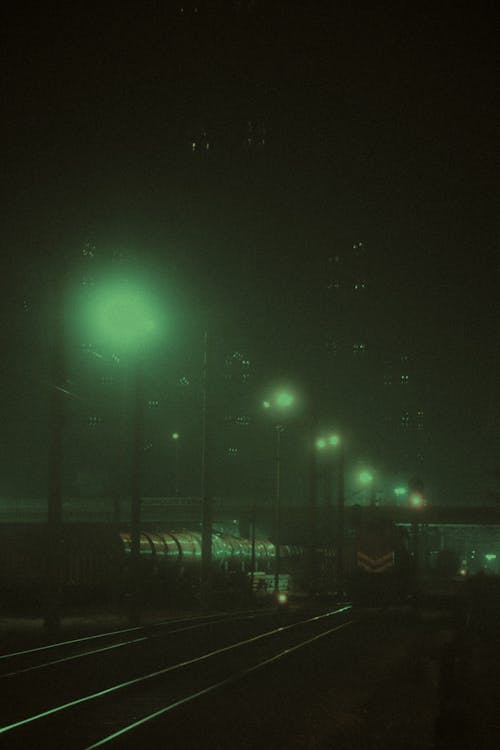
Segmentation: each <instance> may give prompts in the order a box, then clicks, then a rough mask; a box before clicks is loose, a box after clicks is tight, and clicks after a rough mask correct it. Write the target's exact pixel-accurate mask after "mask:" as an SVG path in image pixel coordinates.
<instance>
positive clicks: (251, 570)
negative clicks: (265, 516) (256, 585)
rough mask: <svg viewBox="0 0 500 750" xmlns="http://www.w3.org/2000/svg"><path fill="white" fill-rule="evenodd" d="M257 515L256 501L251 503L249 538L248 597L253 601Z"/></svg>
mask: <svg viewBox="0 0 500 750" xmlns="http://www.w3.org/2000/svg"><path fill="white" fill-rule="evenodd" d="M256 517H257V503H256V502H254V503H253V505H252V516H251V523H252V531H251V534H252V535H251V540H252V554H251V558H250V599H251V600H252V601H253V598H254V592H253V582H254V576H255V522H256Z"/></svg>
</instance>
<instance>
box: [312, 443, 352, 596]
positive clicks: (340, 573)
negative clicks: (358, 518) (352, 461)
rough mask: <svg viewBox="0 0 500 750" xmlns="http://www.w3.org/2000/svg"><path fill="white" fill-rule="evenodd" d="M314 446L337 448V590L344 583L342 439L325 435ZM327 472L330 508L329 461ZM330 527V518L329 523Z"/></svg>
mask: <svg viewBox="0 0 500 750" xmlns="http://www.w3.org/2000/svg"><path fill="white" fill-rule="evenodd" d="M316 447H317V448H318V450H320V451H324V450H327V449H332V448H335V449H337V448H338V475H339V479H338V495H337V535H336V536H337V538H336V545H335V546H336V551H337V570H336V573H337V591H338V592H342V591H343V583H344V507H345V492H344V441H343V440H342V439H341V438H340V436H339V435H337V434H335V433H334V434H331V435H328V436H326V437H320V438H318V439H317V440H316ZM328 465H329V472H328V476H327V482H328V487H327V493H328V494H327V497H328V501H329V502H328V507H329V509H330V510H331V507H332V506H331V479H332V477H331V469H332V463H330V462H329V464H328ZM329 526H330V527H331V519H330V524H329Z"/></svg>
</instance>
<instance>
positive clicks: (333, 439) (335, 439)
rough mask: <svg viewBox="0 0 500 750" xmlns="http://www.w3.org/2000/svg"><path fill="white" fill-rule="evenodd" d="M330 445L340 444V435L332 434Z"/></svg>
mask: <svg viewBox="0 0 500 750" xmlns="http://www.w3.org/2000/svg"><path fill="white" fill-rule="evenodd" d="M328 443H329V445H338V444H339V443H340V438H339V436H338V435H330V437H329V438H328Z"/></svg>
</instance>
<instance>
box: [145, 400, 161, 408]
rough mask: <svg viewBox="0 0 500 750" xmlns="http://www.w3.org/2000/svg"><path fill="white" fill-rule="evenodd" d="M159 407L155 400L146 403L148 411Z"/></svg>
mask: <svg viewBox="0 0 500 750" xmlns="http://www.w3.org/2000/svg"><path fill="white" fill-rule="evenodd" d="M159 405H160V402H159V401H157V400H156V399H153V400H151V401H148V408H149V409H157V408H158V407H159Z"/></svg>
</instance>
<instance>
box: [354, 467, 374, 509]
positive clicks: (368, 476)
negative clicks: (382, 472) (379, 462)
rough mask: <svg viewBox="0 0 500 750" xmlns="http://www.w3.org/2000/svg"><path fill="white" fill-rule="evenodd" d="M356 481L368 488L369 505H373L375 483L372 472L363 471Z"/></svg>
mask: <svg viewBox="0 0 500 750" xmlns="http://www.w3.org/2000/svg"><path fill="white" fill-rule="evenodd" d="M358 479H359V481H360V482H361V484H364V485H365V486H366V487H370V489H371V493H370V504H371V505H375V483H374V481H373V479H374V478H373V474H372V472H371V471H368V470H367V469H363V470H362V471H360V472H359V474H358Z"/></svg>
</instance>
